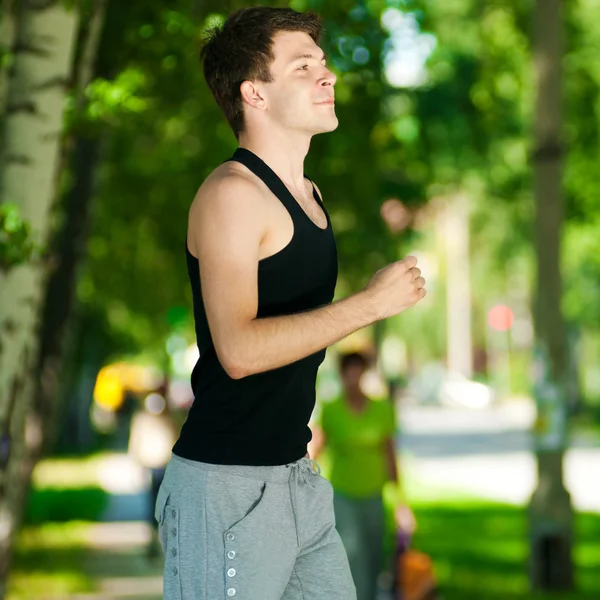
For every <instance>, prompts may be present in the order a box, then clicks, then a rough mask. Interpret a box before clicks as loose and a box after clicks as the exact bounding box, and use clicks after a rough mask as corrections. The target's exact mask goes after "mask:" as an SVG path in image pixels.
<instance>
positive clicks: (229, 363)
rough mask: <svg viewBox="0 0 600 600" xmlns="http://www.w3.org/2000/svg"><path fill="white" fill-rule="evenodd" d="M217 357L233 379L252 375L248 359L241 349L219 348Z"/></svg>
mask: <svg viewBox="0 0 600 600" xmlns="http://www.w3.org/2000/svg"><path fill="white" fill-rule="evenodd" d="M217 357H218V358H219V362H220V363H221V366H222V367H223V370H224V371H225V373H227V375H228V376H229V377H230V378H231V379H242V378H244V377H248V375H252V371H251V370H250V368H249V365H248V361H246V360H244V357H243V356H241V353H240V352H239V351H238V352H236V351H235V350H234V349H227V348H223V349H221V350H220V351H219V350H217Z"/></svg>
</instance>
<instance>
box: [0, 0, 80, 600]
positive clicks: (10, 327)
mask: <svg viewBox="0 0 600 600" xmlns="http://www.w3.org/2000/svg"><path fill="white" fill-rule="evenodd" d="M78 20H79V19H78V9H77V8H76V6H74V5H72V4H71V5H70V6H67V5H66V4H63V3H62V2H59V1H57V0H21V2H19V4H18V10H17V13H16V34H15V44H14V47H13V55H14V59H13V65H12V69H11V72H10V77H9V79H8V85H7V94H6V111H5V119H4V138H3V148H2V155H1V160H0V201H1V202H11V203H13V204H15V205H16V206H17V207H18V208H19V211H20V213H21V216H22V217H23V219H25V220H26V221H27V222H28V223H29V225H30V228H31V234H32V237H33V238H34V240H35V241H36V242H38V243H40V244H42V245H43V244H46V243H47V239H48V235H49V231H50V223H51V207H52V204H53V200H54V197H55V187H56V186H55V182H56V166H57V163H58V160H57V159H58V157H59V150H60V142H61V127H62V117H63V106H64V100H65V95H66V92H67V86H68V82H69V79H70V74H71V69H72V57H73V50H74V45H75V40H76V33H77V29H78ZM45 270H46V266H45V264H44V261H43V260H39V259H38V260H31V261H28V262H26V263H24V264H21V265H18V266H15V267H13V268H11V269H7V270H4V271H3V272H0V597H3V596H4V593H5V585H6V578H7V573H8V567H9V559H10V554H11V552H10V551H11V546H12V541H13V534H14V531H15V527H16V525H17V523H18V521H19V519H20V516H21V508H22V499H23V494H24V492H25V490H26V488H27V484H28V478H29V475H30V472H31V464H30V460H29V457H30V456H31V450H32V446H34V445H35V443H36V437H37V436H36V430H35V428H32V427H29V426H27V427H26V421H27V415H28V410H29V399H30V397H31V389H32V386H33V383H34V382H33V381H32V378H31V373H32V368H33V364H32V361H33V360H34V358H35V356H36V350H37V343H38V335H37V327H38V316H39V313H40V300H41V291H42V285H43V280H44V277H45Z"/></svg>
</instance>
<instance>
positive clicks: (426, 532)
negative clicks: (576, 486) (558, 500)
mask: <svg viewBox="0 0 600 600" xmlns="http://www.w3.org/2000/svg"><path fill="white" fill-rule="evenodd" d="M413 508H414V511H415V515H416V517H417V522H418V530H417V532H416V534H415V539H414V547H415V548H418V549H419V550H422V551H424V552H426V553H427V554H429V555H430V556H431V557H432V559H433V561H434V564H435V569H436V574H437V577H438V580H439V583H440V587H441V589H442V590H443V594H444V599H445V600H484V599H485V600H517V599H518V600H521V599H532V600H533V599H535V600H551V599H552V600H554V599H560V600H598V599H599V598H600V515H595V514H579V515H577V516H576V520H575V530H576V533H575V535H576V547H575V550H574V557H573V558H574V561H575V568H576V572H575V577H576V583H577V591H576V592H574V593H563V594H541V593H538V594H534V593H532V592H531V591H530V590H529V583H528V577H527V558H528V538H527V515H526V511H525V508H522V507H515V506H510V505H503V504H497V503H492V502H483V501H445V502H438V503H435V504H433V503H431V502H421V503H417V504H416V505H415V506H414V507H413Z"/></svg>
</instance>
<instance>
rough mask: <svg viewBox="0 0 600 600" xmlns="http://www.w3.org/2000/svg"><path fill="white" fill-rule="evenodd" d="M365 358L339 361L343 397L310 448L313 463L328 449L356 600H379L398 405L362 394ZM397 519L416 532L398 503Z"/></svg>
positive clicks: (325, 411) (326, 410)
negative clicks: (387, 488)
mask: <svg viewBox="0 0 600 600" xmlns="http://www.w3.org/2000/svg"><path fill="white" fill-rule="evenodd" d="M366 368H367V358H366V357H365V355H363V354H360V353H350V354H344V355H342V356H341V358H340V379H341V382H342V387H343V391H342V395H341V397H339V398H337V399H335V400H334V401H332V402H323V403H322V407H321V414H320V418H318V420H317V423H315V424H314V426H313V435H314V443H313V444H312V445H311V446H310V447H309V448H310V453H311V455H312V456H313V458H314V459H315V460H317V457H318V456H319V454H320V453H321V451H322V450H323V448H324V447H327V449H328V451H329V453H328V454H329V459H330V461H331V465H330V466H331V476H330V480H331V484H332V485H333V489H334V500H333V504H334V513H335V518H336V528H337V530H338V531H339V533H340V536H341V538H342V542H343V544H344V547H345V548H346V552H347V554H348V559H349V561H350V570H351V572H352V577H353V579H354V584H355V585H356V592H357V600H375V599H376V597H377V589H378V585H377V580H378V576H379V574H380V572H381V570H382V566H383V547H384V534H385V514H384V502H383V488H384V486H385V484H386V483H387V482H390V481H391V482H393V483H394V485H395V488H396V489H398V471H397V464H396V450H395V444H394V433H395V428H396V419H395V411H394V404H393V402H392V401H387V400H381V401H377V400H373V399H371V398H369V397H368V396H367V395H366V394H365V393H364V392H363V390H362V387H361V379H362V377H363V375H364V373H365V370H366ZM395 518H396V521H397V522H400V523H401V524H402V526H403V527H408V528H412V527H413V526H414V523H413V522H412V513H411V512H410V510H409V509H408V508H407V507H406V506H405V505H403V504H401V503H398V505H397V507H396V511H395Z"/></svg>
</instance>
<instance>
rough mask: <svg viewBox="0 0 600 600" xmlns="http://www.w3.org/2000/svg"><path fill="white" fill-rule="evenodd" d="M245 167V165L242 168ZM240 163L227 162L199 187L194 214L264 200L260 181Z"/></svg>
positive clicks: (250, 204)
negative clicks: (208, 209)
mask: <svg viewBox="0 0 600 600" xmlns="http://www.w3.org/2000/svg"><path fill="white" fill-rule="evenodd" d="M240 167H242V168H240ZM244 169H245V168H244V167H243V166H242V165H239V163H235V162H231V161H230V162H226V163H223V164H222V165H219V166H218V167H217V168H216V169H214V170H213V171H212V172H211V173H210V175H209V176H208V177H207V178H206V179H205V180H204V182H203V183H202V185H201V186H200V188H199V189H198V191H197V193H196V196H195V198H194V200H193V202H192V205H191V207H190V214H191V215H194V214H201V213H202V212H203V211H204V210H206V209H207V208H209V207H210V210H211V212H212V211H214V210H216V209H219V208H222V209H224V210H230V209H232V210H235V211H236V212H237V211H238V210H239V209H240V208H248V207H249V206H253V207H254V208H256V204H257V203H261V202H262V201H263V190H262V188H261V186H260V182H259V181H258V180H257V178H256V177H254V176H253V175H252V174H251V173H249V172H248V171H247V170H244Z"/></svg>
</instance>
